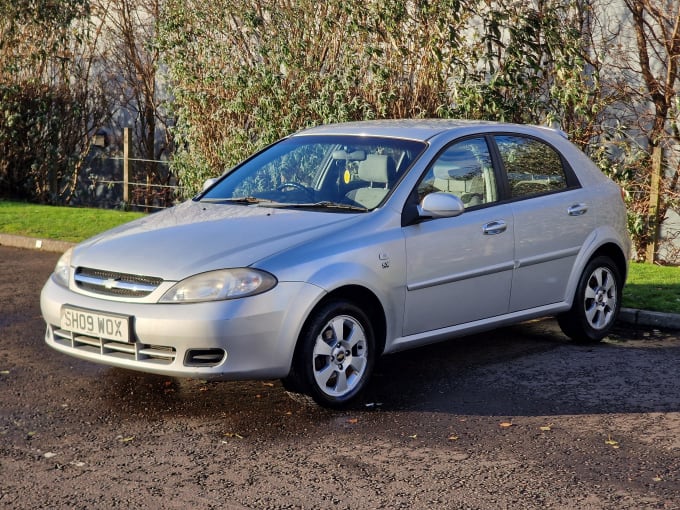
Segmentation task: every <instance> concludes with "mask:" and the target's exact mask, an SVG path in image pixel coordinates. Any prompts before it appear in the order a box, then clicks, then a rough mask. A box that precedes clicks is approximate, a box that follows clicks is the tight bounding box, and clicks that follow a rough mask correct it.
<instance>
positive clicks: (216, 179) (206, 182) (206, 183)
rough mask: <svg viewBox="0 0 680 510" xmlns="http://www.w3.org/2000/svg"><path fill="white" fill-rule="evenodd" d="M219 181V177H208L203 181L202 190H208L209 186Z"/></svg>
mask: <svg viewBox="0 0 680 510" xmlns="http://www.w3.org/2000/svg"><path fill="white" fill-rule="evenodd" d="M217 181H218V178H217V177H213V178H211V179H207V180H206V181H205V182H204V183H203V188H201V191H202V192H203V191H206V190H207V189H208V188H209V187H211V186H212V185H213V184H215V183H216V182H217Z"/></svg>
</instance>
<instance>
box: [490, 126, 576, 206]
mask: <svg viewBox="0 0 680 510" xmlns="http://www.w3.org/2000/svg"><path fill="white" fill-rule="evenodd" d="M495 139H496V143H497V144H498V150H499V151H500V154H501V159H502V160H503V165H504V166H505V171H506V172H507V175H508V181H509V183H510V196H511V197H512V198H520V197H528V196H532V195H539V194H542V193H550V192H553V191H559V190H563V189H566V188H567V179H566V175H565V173H564V167H563V166H562V158H560V155H559V154H558V153H557V152H556V151H555V149H553V148H552V147H550V146H549V145H547V144H545V143H543V142H541V141H539V140H536V139H535V138H527V137H524V136H516V135H515V136H497V137H496V138H495Z"/></svg>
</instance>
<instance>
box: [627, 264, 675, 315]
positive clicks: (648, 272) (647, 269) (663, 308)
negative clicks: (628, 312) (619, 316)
mask: <svg viewBox="0 0 680 510" xmlns="http://www.w3.org/2000/svg"><path fill="white" fill-rule="evenodd" d="M623 306H625V307H628V308H640V309H642V310H653V311H657V312H669V313H680V267H675V266H657V265H655V264H642V263H631V264H630V271H629V273H628V281H627V282H626V286H625V287H624V288H623Z"/></svg>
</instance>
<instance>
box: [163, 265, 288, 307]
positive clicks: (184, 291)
mask: <svg viewBox="0 0 680 510" xmlns="http://www.w3.org/2000/svg"><path fill="white" fill-rule="evenodd" d="M276 283H277V282H276V278H274V277H273V276H272V275H271V274H269V273H266V272H264V271H258V270H257V269H248V268H238V269H221V270H219V271H210V272H208V273H202V274H197V275H195V276H190V277H189V278H186V279H184V280H182V281H181V282H179V283H177V284H175V285H174V286H173V287H172V288H171V289H170V290H169V291H167V292H166V293H165V294H164V295H163V297H162V298H161V299H160V301H159V302H160V303H197V302H200V301H219V300H222V299H236V298H241V297H246V296H253V295H255V294H261V293H263V292H267V291H268V290H270V289H272V288H273V287H274V286H275V285H276Z"/></svg>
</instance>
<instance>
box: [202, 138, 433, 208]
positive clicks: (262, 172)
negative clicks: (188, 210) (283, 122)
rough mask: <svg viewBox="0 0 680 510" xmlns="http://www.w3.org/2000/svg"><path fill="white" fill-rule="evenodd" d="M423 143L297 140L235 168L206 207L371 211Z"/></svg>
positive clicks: (208, 198)
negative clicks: (213, 204)
mask: <svg viewBox="0 0 680 510" xmlns="http://www.w3.org/2000/svg"><path fill="white" fill-rule="evenodd" d="M424 149H425V144H424V143H422V142H414V141H411V140H400V139H392V138H378V137H367V136H327V135H324V136H296V137H292V138H287V139H284V140H282V141H280V142H278V143H276V144H274V145H272V146H270V147H268V148H267V149H265V150H264V151H262V152H260V153H258V154H256V155H255V156H253V157H252V158H251V159H249V160H247V161H246V162H244V163H242V164H241V165H240V166H237V167H236V168H234V169H233V170H232V171H231V172H229V174H228V175H226V176H225V177H224V178H223V179H221V180H220V181H219V182H218V183H217V184H216V185H214V186H213V187H212V188H211V189H209V190H208V191H207V192H206V193H205V194H203V195H202V196H201V197H200V200H201V201H210V202H226V203H240V204H245V205H264V206H267V207H298V208H304V207H309V208H315V209H328V210H330V209H333V210H343V211H362V210H363V211H365V210H370V209H373V208H375V207H377V206H378V205H380V204H381V203H382V202H383V200H384V199H385V198H386V197H387V195H388V194H389V192H390V191H391V190H392V189H393V188H394V187H395V186H396V183H397V181H398V180H399V178H400V177H401V176H402V175H403V173H404V172H405V171H406V169H408V168H409V167H410V166H411V164H412V163H413V161H415V159H416V158H417V157H418V156H419V155H420V154H421V152H422V151H423V150H424Z"/></svg>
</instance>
